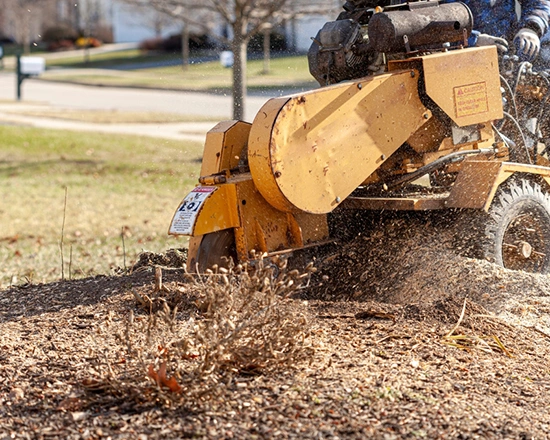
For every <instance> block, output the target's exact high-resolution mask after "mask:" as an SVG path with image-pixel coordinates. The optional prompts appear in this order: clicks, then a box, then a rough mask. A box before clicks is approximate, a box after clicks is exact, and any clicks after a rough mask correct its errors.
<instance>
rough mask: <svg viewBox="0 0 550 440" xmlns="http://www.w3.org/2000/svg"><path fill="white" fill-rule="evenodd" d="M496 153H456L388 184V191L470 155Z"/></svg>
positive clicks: (466, 151)
mask: <svg viewBox="0 0 550 440" xmlns="http://www.w3.org/2000/svg"><path fill="white" fill-rule="evenodd" d="M494 152H495V150H493V149H492V148H480V149H479V150H464V151H455V152H454V153H451V154H447V155H446V156H443V157H440V158H439V159H436V160H434V161H433V162H431V163H429V164H428V165H424V166H423V167H420V168H418V169H417V170H416V171H414V172H412V173H409V174H405V175H404V176H401V177H398V178H397V179H395V180H393V181H392V182H390V183H388V184H387V185H388V189H395V188H397V187H399V186H401V185H404V184H405V183H409V182H412V181H413V180H416V179H418V178H420V177H422V176H424V175H425V174H428V173H431V172H432V171H436V170H438V169H440V168H443V167H444V166H446V165H449V164H450V163H455V162H459V161H461V160H463V159H464V158H465V157H466V156H468V155H470V154H488V153H494Z"/></svg>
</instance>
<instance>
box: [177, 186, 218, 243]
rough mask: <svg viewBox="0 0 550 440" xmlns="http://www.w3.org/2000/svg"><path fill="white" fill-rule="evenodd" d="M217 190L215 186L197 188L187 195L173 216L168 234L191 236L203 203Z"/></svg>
mask: <svg viewBox="0 0 550 440" xmlns="http://www.w3.org/2000/svg"><path fill="white" fill-rule="evenodd" d="M217 189H218V188H217V187H215V186H198V187H196V188H195V189H193V191H191V192H190V193H189V194H187V196H186V197H185V199H183V202H181V205H180V206H179V208H178V210H177V211H176V213H175V214H174V218H173V219H172V224H171V225H170V231H169V233H170V234H174V235H191V234H192V233H193V229H194V226H195V221H196V220H197V216H198V215H199V212H200V210H201V207H202V205H203V203H204V201H205V200H206V199H207V198H208V197H209V196H210V195H211V194H212V193H213V192H214V191H216V190H217Z"/></svg>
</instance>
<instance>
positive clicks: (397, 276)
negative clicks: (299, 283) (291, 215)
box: [309, 213, 550, 327]
mask: <svg viewBox="0 0 550 440" xmlns="http://www.w3.org/2000/svg"><path fill="white" fill-rule="evenodd" d="M384 217H385V218H383V219H379V218H377V217H376V216H374V215H373V216H371V217H366V218H365V217H364V218H363V219H362V221H363V227H362V229H361V228H359V229H360V230H358V232H357V231H356V232H357V235H355V236H354V237H353V238H352V239H351V240H349V241H347V242H345V243H344V244H340V245H339V246H334V247H333V248H332V249H329V250H327V251H325V252H324V253H323V254H322V255H318V258H317V259H316V262H315V265H316V267H317V268H318V273H317V275H316V279H315V281H314V283H313V285H312V288H311V289H310V290H309V295H311V297H312V298H317V299H324V300H356V301H368V300H373V301H380V302H384V303H391V304H421V305H422V306H423V308H429V307H430V306H431V305H433V303H434V302H435V301H437V300H442V299H444V298H449V297H450V298H455V299H464V298H468V299H469V300H470V301H474V302H476V303H478V304H480V305H482V306H483V307H485V308H487V309H488V310H489V311H490V312H493V313H496V314H498V315H500V316H501V317H505V318H506V319H507V320H509V321H512V322H514V321H517V320H519V319H521V321H522V322H523V323H524V324H525V323H529V324H531V325H541V326H543V327H549V326H550V319H549V318H548V316H547V314H548V312H550V277H548V276H546V275H538V274H530V273H525V272H519V271H511V270H507V269H504V268H502V267H500V266H497V265H495V264H492V263H489V262H488V261H483V260H477V259H472V258H467V257H465V256H463V255H461V254H460V253H461V246H462V245H463V243H462V242H461V241H460V237H461V236H462V235H465V232H467V231H463V230H461V229H460V228H463V227H464V226H463V223H460V225H461V226H459V222H458V221H457V218H456V217H452V216H449V217H438V216H437V215H434V214H421V213H414V214H410V215H407V216H403V215H400V216H397V215H391V214H385V215H384ZM380 220H382V221H380ZM348 224H349V222H348ZM474 226H475V225H472V227H474Z"/></svg>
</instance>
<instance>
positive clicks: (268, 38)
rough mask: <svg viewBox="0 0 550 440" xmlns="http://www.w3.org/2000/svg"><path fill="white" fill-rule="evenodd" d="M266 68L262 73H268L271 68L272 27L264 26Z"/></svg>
mask: <svg viewBox="0 0 550 440" xmlns="http://www.w3.org/2000/svg"><path fill="white" fill-rule="evenodd" d="M263 34H264V69H263V71H262V73H263V74H264V75H267V74H268V73H269V70H270V66H269V63H270V61H271V27H270V26H266V27H265V28H264V32H263Z"/></svg>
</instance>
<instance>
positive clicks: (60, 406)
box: [0, 218, 550, 439]
mask: <svg viewBox="0 0 550 440" xmlns="http://www.w3.org/2000/svg"><path fill="white" fill-rule="evenodd" d="M451 242H452V240H449V239H448V236H446V235H445V234H442V233H441V228H440V226H439V225H433V224H432V223H431V222H430V221H429V219H425V218H424V219H422V220H421V222H420V223H418V222H417V223H416V224H415V225H412V226H411V225H410V224H409V223H406V222H403V221H401V220H395V221H391V222H388V223H387V224H386V225H385V226H384V227H381V228H379V229H378V230H375V231H370V232H369V233H368V234H362V235H359V236H358V237H357V238H356V239H355V240H353V241H352V242H351V243H348V244H344V245H341V246H337V247H333V248H332V249H328V250H325V252H323V253H322V254H321V253H319V254H318V255H317V258H316V261H315V265H316V266H317V267H318V269H319V270H318V272H317V273H316V274H315V276H314V277H313V278H312V279H311V280H310V282H309V285H308V286H307V287H304V288H303V289H301V290H300V291H299V294H297V295H295V297H294V299H293V300H292V301H293V307H295V308H296V309H297V310H300V311H301V313H303V314H304V315H305V316H306V317H307V320H308V324H307V325H308V328H307V334H308V339H307V343H308V345H309V346H311V347H313V348H314V354H313V355H312V357H310V359H309V361H304V362H302V363H299V364H295V365H289V366H288V367H287V368H284V369H279V370H277V371H272V372H266V373H264V374H246V375H245V374H234V375H232V376H225V377H226V379H227V380H225V381H224V382H223V383H222V382H220V384H219V390H218V392H217V393H216V394H215V395H214V396H213V397H212V398H209V399H205V400H203V401H201V402H198V401H195V400H194V399H188V400H187V399H185V396H183V397H182V399H181V400H179V401H178V402H179V403H178V404H175V403H174V401H171V400H170V399H163V398H162V394H159V393H156V392H155V391H154V388H155V387H156V384H155V383H154V382H153V381H151V380H149V381H148V382H147V377H146V376H147V373H146V371H145V370H144V371H143V383H145V384H147V383H149V385H148V386H149V388H150V390H149V391H148V388H147V386H146V387H145V388H143V387H141V388H139V387H136V388H131V387H130V388H124V389H122V388H118V389H116V388H114V387H110V388H109V386H108V384H106V383H104V382H103V383H99V382H94V381H91V380H90V377H97V363H96V361H97V357H98V353H102V352H103V351H108V350H109V349H110V348H111V347H109V346H106V344H107V345H108V342H107V341H110V340H112V339H108V338H107V339H106V338H104V337H103V336H101V334H100V333H101V332H100V327H101V326H102V325H103V323H104V322H105V321H106V320H109V321H110V322H111V327H110V328H111V329H112V330H111V331H113V332H115V331H118V330H122V329H123V327H124V322H125V321H126V319H127V317H128V316H129V314H130V311H131V312H132V314H131V316H134V315H133V314H135V315H136V316H139V315H140V313H141V314H142V315H143V313H142V312H140V309H139V307H138V304H137V302H136V296H135V293H136V292H138V293H140V295H141V296H145V295H150V296H152V295H154V290H155V268H154V267H153V265H154V264H153V263H155V262H154V261H153V263H151V264H152V265H149V266H147V265H142V267H140V268H139V269H137V270H135V271H134V272H133V273H131V274H125V275H120V276H112V277H107V276H98V277H94V278H86V279H82V280H74V281H62V282H57V283H52V284H47V285H21V286H19V287H14V288H11V289H9V290H4V291H1V292H0V439H11V438H21V439H25V438H29V439H35V438H36V439H38V438H39V439H51V438H59V439H98V438H112V439H161V438H162V439H165V438H209V439H210V438H212V439H216V438H220V439H222V438H223V439H230V438H235V439H238V438H251V439H254V438H258V439H260V438H316V439H321V438H322V439H325V438H326V439H336V438H342V439H343V438H350V439H354V438H355V439H364V438H376V439H400V438H428V439H432V438H456V439H476V438H483V439H486V438H488V439H504V438H506V439H544V438H550V413H549V409H550V362H549V361H550V319H549V317H550V315H548V312H549V310H550V296H549V295H550V279H549V277H547V276H541V275H532V274H526V273H523V272H513V271H508V270H505V269H502V268H500V267H497V266H494V265H492V264H490V263H488V262H485V261H478V260H472V259H469V258H466V257H463V256H460V255H459V254H458V253H457V252H456V248H455V247H453V245H452V243H451ZM157 264H158V262H157ZM157 284H158V283H157ZM184 285H185V280H184V277H183V274H182V271H181V270H179V271H178V270H169V269H165V271H164V286H165V288H166V291H172V292H174V291H177V290H178V289H181V288H182V286H184ZM157 288H158V285H157ZM188 305H189V307H187V308H185V310H184V309H182V311H181V312H179V315H178V321H179V322H182V323H184V322H185V321H186V320H189V319H191V317H193V316H195V315H196V314H197V313H198V310H195V309H193V307H192V305H193V304H191V303H190V304H188ZM120 362H121V363H122V362H123V361H122V360H121V361H120Z"/></svg>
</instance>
